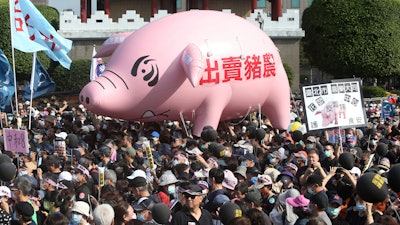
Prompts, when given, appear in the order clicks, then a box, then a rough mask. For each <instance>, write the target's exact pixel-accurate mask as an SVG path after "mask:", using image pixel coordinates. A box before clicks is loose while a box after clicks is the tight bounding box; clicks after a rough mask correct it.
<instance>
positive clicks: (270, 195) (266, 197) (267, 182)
mask: <svg viewBox="0 0 400 225" xmlns="http://www.w3.org/2000/svg"><path fill="white" fill-rule="evenodd" d="M272 185H273V182H272V178H271V177H270V176H269V175H265V174H261V175H258V181H257V183H256V184H254V188H255V189H258V190H260V193H261V197H262V201H261V207H262V209H263V211H264V212H265V213H266V214H269V213H270V212H271V211H272V209H273V208H274V206H275V202H276V201H277V196H276V195H275V194H274V192H273V191H272Z"/></svg>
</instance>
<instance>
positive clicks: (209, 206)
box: [204, 189, 229, 213]
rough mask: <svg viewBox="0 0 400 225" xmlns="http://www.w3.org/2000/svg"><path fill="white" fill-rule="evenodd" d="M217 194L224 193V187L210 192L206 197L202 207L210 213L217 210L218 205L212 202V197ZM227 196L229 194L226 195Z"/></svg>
mask: <svg viewBox="0 0 400 225" xmlns="http://www.w3.org/2000/svg"><path fill="white" fill-rule="evenodd" d="M217 195H226V194H225V192H224V189H219V190H215V191H213V192H211V193H210V194H209V195H208V197H207V202H206V204H205V205H204V209H206V210H207V211H209V212H210V213H212V212H214V211H216V210H217V208H218V206H217V205H215V204H214V203H213V201H214V198H215V197H217ZM228 197H229V196H228Z"/></svg>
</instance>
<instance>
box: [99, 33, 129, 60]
mask: <svg viewBox="0 0 400 225" xmlns="http://www.w3.org/2000/svg"><path fill="white" fill-rule="evenodd" d="M131 34H132V32H123V33H117V34H114V35H111V36H110V37H109V38H107V39H106V40H105V41H104V42H103V44H102V45H101V46H100V48H99V51H98V52H97V54H96V55H95V56H94V58H100V57H108V56H111V55H112V54H113V52H114V51H115V49H116V48H117V47H118V46H119V45H120V44H121V43H122V42H124V41H125V39H126V38H127V37H128V36H129V35H131Z"/></svg>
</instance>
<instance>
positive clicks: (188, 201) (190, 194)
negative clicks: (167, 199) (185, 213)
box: [182, 184, 205, 210]
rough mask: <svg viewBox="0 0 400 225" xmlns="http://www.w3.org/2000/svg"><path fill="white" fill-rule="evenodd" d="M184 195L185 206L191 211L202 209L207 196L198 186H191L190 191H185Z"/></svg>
mask: <svg viewBox="0 0 400 225" xmlns="http://www.w3.org/2000/svg"><path fill="white" fill-rule="evenodd" d="M182 194H183V197H184V198H185V205H186V206H187V207H188V208H189V210H194V209H197V208H200V205H201V203H202V202H203V200H204V196H205V195H204V194H203V191H202V189H201V187H200V186H199V185H197V184H189V186H188V189H187V190H185V191H183V193H182Z"/></svg>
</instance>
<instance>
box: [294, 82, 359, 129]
mask: <svg viewBox="0 0 400 225" xmlns="http://www.w3.org/2000/svg"><path fill="white" fill-rule="evenodd" d="M302 92H303V102H304V108H305V112H306V117H307V128H308V130H320V129H328V128H337V127H340V128H347V127H360V126H366V125H367V117H366V114H365V109H364V106H363V100H362V93H361V85H360V80H359V79H346V80H336V81H333V82H332V83H325V84H316V85H309V86H303V87H302Z"/></svg>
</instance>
